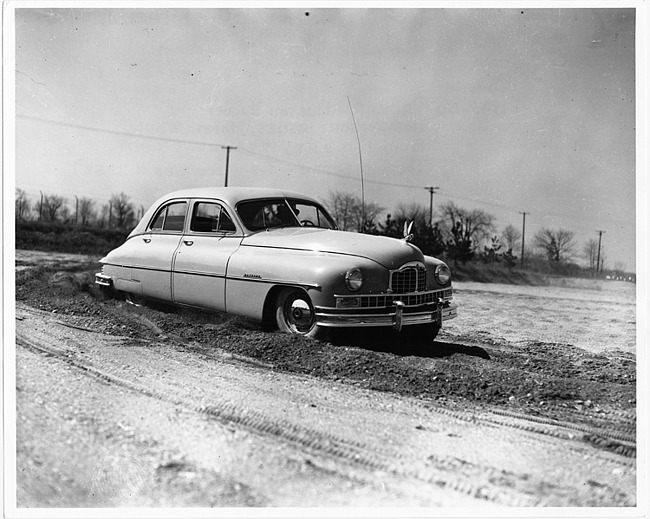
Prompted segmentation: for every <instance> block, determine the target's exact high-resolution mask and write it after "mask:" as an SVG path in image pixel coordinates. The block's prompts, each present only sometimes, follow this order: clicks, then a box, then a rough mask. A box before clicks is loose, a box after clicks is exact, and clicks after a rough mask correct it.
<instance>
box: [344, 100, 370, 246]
mask: <svg viewBox="0 0 650 519" xmlns="http://www.w3.org/2000/svg"><path fill="white" fill-rule="evenodd" d="M347 98H348V105H349V106H350V113H351V114H352V122H353V123H354V131H355V133H356V134H357V147H358V149H359V169H360V171H361V232H362V233H363V232H365V230H366V197H365V193H364V190H363V159H362V158H361V140H360V139H359V130H358V129H357V121H356V120H355V118H354V110H352V102H351V101H350V96H347Z"/></svg>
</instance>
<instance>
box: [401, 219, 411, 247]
mask: <svg viewBox="0 0 650 519" xmlns="http://www.w3.org/2000/svg"><path fill="white" fill-rule="evenodd" d="M412 227H413V222H411V223H408V222H404V237H403V238H402V239H403V240H404V243H408V242H410V241H411V240H412V239H413V235H412V234H411V228H412Z"/></svg>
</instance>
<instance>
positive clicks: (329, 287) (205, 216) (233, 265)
mask: <svg viewBox="0 0 650 519" xmlns="http://www.w3.org/2000/svg"><path fill="white" fill-rule="evenodd" d="M409 238H410V237H409V236H405V237H404V238H403V239H396V238H389V237H385V236H371V235H367V234H359V233H353V232H345V231H340V230H338V229H337V226H336V223H335V222H334V220H333V219H332V218H331V216H330V215H329V214H328V213H327V211H326V210H325V209H324V208H323V206H322V205H321V204H319V203H318V202H317V201H316V200H314V199H312V198H310V197H308V196H304V195H301V194H297V193H293V192H289V191H282V190H276V189H261V188H257V189H250V188H200V189H199V188H196V189H187V190H183V191H177V192H174V193H170V194H169V195H166V196H164V197H162V198H161V199H160V200H158V201H157V202H156V203H155V204H154V205H153V206H152V207H151V208H150V209H149V210H148V211H147V212H146V213H145V214H144V216H143V217H142V219H141V220H140V222H139V223H138V225H137V226H136V227H135V229H133V231H132V232H131V233H130V234H129V236H128V238H127V240H126V242H125V243H124V244H123V245H121V246H120V247H118V248H117V249H115V250H113V251H111V252H109V253H108V254H107V255H106V257H104V258H102V259H101V260H100V262H101V264H102V269H101V272H100V273H98V274H97V275H96V278H95V281H96V283H98V284H99V285H101V286H103V287H107V288H109V289H111V290H113V291H118V292H121V293H123V294H124V295H125V296H126V299H127V301H130V302H138V301H141V300H147V299H149V300H154V301H163V302H169V303H174V304H179V305H190V306H194V307H199V308H203V309H207V310H213V311H219V312H227V313H229V314H235V315H240V316H244V317H247V318H251V319H254V320H257V321H260V322H262V323H264V324H265V325H267V326H268V327H270V328H279V329H280V330H282V331H285V332H289V333H293V334H299V335H305V336H309V337H314V338H318V337H323V335H324V332H326V331H327V330H329V329H331V328H345V327H386V328H389V329H391V330H395V331H396V332H400V331H402V330H407V329H409V330H413V331H417V332H418V333H417V334H418V335H422V336H423V337H426V338H427V339H429V340H433V338H434V337H435V336H436V335H437V333H438V331H439V329H440V327H441V325H442V323H443V321H445V320H447V319H452V318H454V317H456V310H457V305H456V304H455V303H454V302H453V296H452V288H451V273H450V270H449V268H448V267H447V265H446V264H445V263H444V262H442V261H440V260H438V259H436V258H433V257H431V256H425V255H423V254H422V252H421V251H420V249H418V248H417V247H416V246H415V245H413V244H411V243H409Z"/></svg>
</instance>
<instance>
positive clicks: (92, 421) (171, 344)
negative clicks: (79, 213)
mask: <svg viewBox="0 0 650 519" xmlns="http://www.w3.org/2000/svg"><path fill="white" fill-rule="evenodd" d="M25 261H27V260H25ZM61 265H62V263H58V264H57V265H54V266H46V267H41V268H28V269H24V270H19V271H18V273H17V283H16V298H17V301H18V304H19V307H18V308H19V311H18V314H17V318H18V322H17V327H18V328H19V330H20V337H22V339H21V340H20V341H19V344H18V349H17V352H18V359H17V360H18V393H17V401H18V410H17V414H18V423H19V437H18V438H17V440H18V452H19V460H20V461H21V462H23V463H25V464H26V466H27V467H28V468H29V470H27V471H26V472H25V473H23V476H22V477H21V476H20V473H19V478H18V486H19V496H20V499H21V500H22V504H23V506H32V505H35V506H42V505H43V503H45V505H46V506H104V505H106V506H115V505H118V504H121V503H124V502H127V503H131V504H134V505H135V506H167V505H169V506H191V505H193V504H194V505H197V506H229V503H230V504H234V505H235V506H258V505H269V504H272V505H275V506H282V505H287V506H295V505H299V504H300V503H302V504H303V505H304V506H318V505H333V506H337V505H341V504H343V505H346V504H347V505H349V504H354V505H372V504H373V503H381V504H384V505H386V504H389V505H390V504H392V505H396V506H402V505H415V506H454V505H459V504H465V505H466V504H467V503H468V502H469V503H474V502H477V501H481V502H486V503H488V504H494V505H517V504H519V505H557V506H572V505H573V506H631V505H633V504H634V502H635V499H636V498H635V492H634V488H633V481H634V475H635V463H634V460H635V456H636V442H635V434H634V428H635V423H636V412H635V408H636V393H635V391H636V378H635V364H636V356H635V355H634V353H633V352H631V351H629V348H627V347H625V345H624V346H623V347H618V346H617V344H618V343H620V340H618V338H616V344H615V343H614V342H612V344H611V345H610V346H611V347H610V348H600V349H596V350H594V351H588V350H587V349H585V348H582V347H578V346H575V345H571V344H568V343H566V342H560V341H554V340H540V335H541V334H535V333H534V332H531V333H533V336H527V335H526V334H521V333H520V334H515V333H512V334H510V333H507V334H506V335H505V336H500V335H499V334H498V333H497V332H498V329H499V328H498V327H497V328H492V327H491V326H490V325H489V321H484V325H481V322H480V321H477V322H471V323H469V324H468V322H467V321H466V322H461V321H462V319H461V318H460V317H459V319H457V320H456V321H454V322H453V325H452V326H447V327H446V328H445V330H444V331H443V332H442V334H441V335H440V336H439V338H438V340H437V341H436V342H435V343H430V344H402V345H400V346H399V347H396V346H395V343H394V341H392V340H391V339H390V338H389V337H387V335H386V334H385V333H378V334H371V333H365V332H364V333H363V334H357V335H350V334H345V335H344V334H339V335H338V336H335V337H334V340H333V341H332V342H330V343H321V342H315V341H309V340H305V339H302V338H298V337H292V336H288V335H283V334H279V333H274V334H269V333H265V332H263V331H262V330H260V329H259V327H257V325H255V324H253V323H249V322H247V321H244V320H242V319H238V318H232V317H227V316H223V315H214V314H209V313H204V312H200V311H195V310H189V309H172V308H166V307H157V306H147V307H140V308H136V307H131V306H128V305H126V304H125V303H124V302H123V301H119V300H116V299H106V298H105V297H103V296H102V295H101V294H100V293H99V291H98V290H97V287H96V286H95V285H94V284H93V274H94V271H95V270H96V265H95V264H94V263H89V264H84V265H74V262H72V263H70V264H68V266H67V267H66V266H65V264H63V265H64V267H63V268H62V266H61ZM510 297H514V299H513V302H512V303H508V298H507V297H505V296H503V295H497V294H494V293H488V294H482V293H480V292H478V291H477V290H476V288H475V287H473V286H466V287H465V288H464V289H460V290H459V291H458V295H457V299H460V298H467V304H465V305H462V304H461V307H462V308H463V307H464V311H466V312H468V311H469V312H471V313H472V314H473V315H481V306H482V305H483V304H486V303H488V302H490V301H491V302H492V306H493V309H492V311H493V310H494V308H495V307H498V308H499V309H500V310H501V311H503V312H511V311H512V309H511V308H506V305H507V304H512V305H515V306H518V305H521V303H522V301H524V300H526V299H527V298H529V297H530V296H529V295H528V294H525V293H523V294H517V295H516V297H515V296H513V295H511V296H510ZM571 297H573V296H569V295H567V294H565V296H564V301H566V302H567V303H566V304H568V305H573V303H574V302H573V300H572V299H571ZM470 298H471V299H470ZM470 300H471V301H473V303H471V304H469V301H470ZM459 302H460V301H459ZM534 303H535V304H537V303H540V301H538V300H535V301H534ZM577 304H578V306H584V304H583V302H578V303H577ZM473 305H474V306H473ZM544 306H545V305H544V300H542V301H541V308H543V307H544ZM594 307H595V308H598V305H594ZM30 309H34V310H30ZM486 311H489V310H488V309H486ZM594 311H596V310H594ZM539 312H540V310H539V309H536V308H533V313H535V314H537V315H538V317H543V316H540V315H539ZM510 315H512V314H510ZM39 316H40V317H39ZM550 318H553V315H551V316H550ZM54 328H56V329H57V330H59V331H57V334H58V335H56V337H55V339H52V338H51V337H50V338H48V337H49V336H48V333H50V332H51V330H52V329H54ZM501 330H502V331H503V330H504V328H503V327H502V328H501ZM506 332H507V329H506ZM93 334H94V335H93ZM30 337H31V338H30ZM92 337H97V338H99V337H101V341H100V340H96V341H94V340H92ZM43 355H45V357H43ZM48 356H49V357H51V358H52V359H53V360H52V361H49V362H54V363H55V364H56V363H58V364H57V365H59V366H60V367H59V370H60V371H61V373H60V374H61V375H64V376H65V377H66V380H68V381H69V382H70V384H69V385H67V386H66V387H65V388H63V387H59V388H56V389H54V390H52V391H51V395H50V396H51V397H52V398H53V399H54V400H55V402H56V403H55V404H52V403H51V405H52V406H53V407H56V409H58V410H59V416H58V417H53V416H51V413H49V414H48V413H46V412H44V410H47V404H48V402H47V399H48V398H49V397H48V391H47V390H46V389H45V386H43V385H42V384H43V383H50V384H55V385H56V377H54V378H53V376H52V374H51V372H50V371H49V370H48V368H47V363H48V361H47V358H48ZM44 363H45V364H44ZM27 366H34V367H35V368H34V369H35V372H34V373H32V372H31V369H30V368H27ZM39 370H40V371H39ZM251 370H252V371H251ZM39 373H40V375H39ZM74 373H77V375H73V374H74ZM79 373H85V374H86V375H88V374H90V375H92V378H94V379H96V380H99V381H100V382H101V381H103V384H104V385H105V392H106V397H107V398H108V400H102V396H101V391H99V390H97V389H95V390H93V391H90V390H88V389H87V388H88V386H87V384H88V381H87V380H86V379H84V378H83V377H82V378H81V379H80V378H79ZM39 377H41V378H40V380H41V381H43V382H39ZM287 377H288V378H287ZM84 380H86V382H84ZM84 388H86V389H84ZM129 394H131V395H132V397H130V396H129ZM28 395H32V396H37V397H38V398H40V399H42V400H43V401H42V405H40V407H38V408H34V407H33V405H31V404H30V399H29V398H28ZM66 402H68V403H66ZM152 402H154V403H153V404H152ZM100 403H101V405H100ZM93 405H98V406H99V407H101V408H102V409H104V412H106V413H108V416H116V415H118V414H120V413H123V414H121V415H120V416H121V418H120V420H121V422H120V423H122V424H123V427H122V428H121V429H120V428H119V427H118V429H115V427H114V426H113V427H111V426H110V424H108V423H107V422H106V420H104V419H102V418H100V417H99V416H97V415H96V414H93V412H92V407H93ZM152 405H153V407H154V408H155V409H156V411H155V413H153V414H152V413H150V412H144V411H143V410H144V409H147V408H148V407H151V406H152ZM43 406H45V408H44V407H43ZM107 406H108V407H107ZM120 406H121V407H120ZM62 409H63V410H64V412H63V415H65V416H68V417H69V418H70V420H63V421H64V424H59V425H60V426H61V427H63V426H64V425H65V429H66V430H69V433H70V435H71V437H75V435H79V434H80V432H79V428H81V429H83V430H84V431H86V433H85V436H84V435H82V436H80V442H81V445H82V446H83V448H82V451H84V452H85V453H86V455H88V456H90V458H91V459H93V460H96V461H97V460H99V461H97V463H98V464H99V466H102V467H103V469H102V470H105V472H103V474H105V476H103V477H104V479H103V480H102V477H101V474H102V473H100V474H99V475H98V473H96V472H95V471H94V470H95V469H92V470H91V468H90V467H88V466H87V464H85V463H82V462H81V461H80V459H79V455H78V454H75V453H74V452H75V448H74V446H67V447H66V446H65V445H64V446H60V445H59V444H57V443H56V442H58V441H60V439H59V438H51V437H50V440H51V441H52V442H55V445H54V452H57V449H58V452H59V455H52V454H51V453H50V454H47V453H46V452H45V451H47V450H49V451H52V447H53V446H52V445H48V444H40V443H39V441H38V434H37V433H43V434H44V435H45V437H46V438H47V437H48V434H49V433H47V432H46V430H47V427H45V425H46V423H47V421H48V420H54V421H56V420H62V418H61V416H60V414H61V410H62ZM65 409H67V411H65ZM66 413H67V414H66ZM173 417H175V418H173ZM206 420H207V422H206ZM211 421H217V422H218V423H220V424H225V427H226V430H231V431H234V432H233V433H232V434H234V435H235V436H234V437H237V441H235V440H234V439H233V438H234V437H233V438H231V439H230V440H229V439H227V437H228V434H226V433H225V432H223V430H222V429H220V428H217V429H218V430H217V429H213V428H210V427H208V425H206V424H209V423H210V422H211ZM181 422H182V423H183V425H182V426H181ZM163 424H167V425H163ZM188 424H189V425H188ZM382 424H383V425H382ZM472 424H473V425H472ZM156 427H158V428H162V429H161V431H162V432H160V433H154V431H155V428H156ZM206 427H207V429H206ZM220 427H223V425H222V426H220ZM238 431H239V432H238ZM242 431H243V432H242ZM199 432H201V433H203V434H205V435H206V437H208V438H211V440H210V441H208V442H207V443H206V440H205V439H197V438H196V435H197V434H200V433H199ZM224 434H225V436H224ZM98 435H99V436H100V437H103V438H104V440H101V438H100V439H98ZM237 435H243V436H242V437H239V436H237ZM265 438H266V439H265ZM269 438H271V440H269ZM352 438H356V440H352ZM479 438H482V439H479ZM192 439H194V441H196V442H197V445H199V446H202V448H203V449H204V452H203V458H202V454H201V453H200V452H197V451H196V450H195V449H192V448H189V447H188V445H189V444H188V443H187V442H191V441H193V440H192ZM240 440H241V441H243V442H244V448H243V450H242V451H241V452H244V453H245V456H244V458H242V457H241V456H240V455H239V454H238V455H234V454H232V450H231V449H230V448H229V447H228V445H230V447H232V446H233V445H235V444H236V445H237V449H242V444H241V443H240ZM142 442H144V443H142ZM211 442H215V443H214V444H213V443H211ZM224 442H225V443H224ZM229 442H230V443H229ZM233 442H234V443H233ZM269 442H270V443H269ZM216 444H218V445H221V446H222V447H223V450H222V451H221V452H222V453H223V456H226V457H228V459H229V461H228V463H225V464H224V463H222V462H223V459H222V458H220V456H219V455H218V454H216V453H214V451H212V450H211V449H212V447H213V446H214V445H216ZM138 445H140V446H142V445H144V446H146V449H144V451H142V450H140V451H138ZM287 445H288V446H291V447H290V448H289V447H287ZM472 445H473V446H472ZM513 445H515V446H516V447H513ZM118 446H119V447H120V448H123V449H126V450H125V451H124V452H123V453H121V454H120V456H118V457H116V456H115V455H114V454H110V451H111V449H114V448H117V447H118ZM124 446H125V447H124ZM264 449H267V450H268V449H270V450H271V452H272V453H271V454H266V455H265V454H262V451H264ZM286 449H289V451H287V450H286ZM296 449H298V450H297V451H296ZM477 449H478V450H477ZM549 449H551V450H549ZM199 450H200V449H199ZM138 452H140V453H142V452H144V454H138ZM209 452H213V454H214V455H212V454H208V453H209ZM296 452H300V453H301V454H296ZM215 456H216V457H215ZM52 458H53V459H55V460H58V462H59V463H61V464H62V466H63V467H64V468H63V469H61V470H63V472H65V474H64V476H65V477H68V478H71V481H70V483H71V485H72V486H71V487H70V488H73V490H74V491H71V492H69V493H67V494H66V495H67V496H68V497H67V498H66V499H67V501H65V500H64V501H60V500H59V501H58V502H57V497H56V493H55V492H54V491H51V492H48V491H47V490H43V491H42V493H43V494H42V495H41V494H40V493H39V492H41V491H37V490H36V488H37V485H35V483H34V479H33V478H34V477H36V476H37V475H38V474H39V470H40V469H41V468H42V463H43V460H50V459H52ZM220 459H221V461H219V460H220ZM39 460H40V462H41V465H40V466H39V464H38V463H39ZM65 460H68V461H65ZM102 460H104V461H102ZM125 460H131V461H129V462H127V461H125ZM289 460H293V461H289ZM298 460H299V461H298ZM580 460H581V461H580ZM260 462H261V463H262V465H264V464H265V463H266V464H267V467H266V468H262V467H260ZM75 463H76V464H77V465H79V464H81V465H82V466H84V467H86V468H85V470H87V471H90V472H89V473H88V474H87V476H88V477H90V480H91V481H95V482H94V483H93V485H95V487H93V488H95V490H97V489H100V490H101V492H99V494H97V492H96V493H95V494H93V492H92V488H89V487H88V485H85V486H84V484H83V478H81V480H80V478H75V477H74V476H71V475H69V472H70V471H71V470H72V469H71V468H70V464H72V465H74V464H75ZM107 463H108V465H109V466H108V467H107V465H106V464H107ZM120 463H126V465H124V466H127V467H130V468H129V469H128V470H131V471H132V473H131V475H128V474H127V475H125V476H124V477H125V478H126V480H125V481H123V482H122V483H120V481H119V480H116V479H115V478H117V475H116V473H115V470H114V468H111V467H112V466H113V465H111V464H115V467H118V466H120ZM580 463H582V464H583V466H582V467H578V465H579V464H580ZM531 464H537V465H538V468H533V467H532V466H531ZM152 467H153V468H152ZM242 467H246V468H247V469H248V470H249V471H250V473H248V472H246V471H242ZM254 467H255V468H254ZM596 467H597V468H596ZM51 470H53V468H52V467H49V469H48V471H47V472H48V474H49V476H48V477H49V478H50V479H49V481H50V482H54V483H52V485H54V486H53V487H52V488H54V487H55V486H56V484H59V485H61V484H64V483H65V477H63V476H61V474H60V473H59V475H55V474H52V473H51ZM128 470H127V472H128ZM273 471H276V472H274V473H275V474H276V476H275V481H274V483H273V484H272V485H270V487H269V488H270V489H271V490H270V493H269V492H265V491H263V490H261V489H263V488H264V485H267V486H268V485H269V484H270V483H269V482H270V481H271V480H272V479H273V477H274V476H272V474H271V473H272V472H273ZM590 471H591V473H590ZM91 472H92V473H91ZM244 472H246V473H244ZM278 474H280V475H278ZM41 475H42V474H41ZM186 476H187V477H186ZM93 478H94V479H93ZM301 478H303V479H305V480H304V481H302V479H301ZM612 478H615V480H613V479H612ZM102 481H104V483H105V484H106V485H107V486H106V487H105V488H104V487H102V485H103V484H104V483H102ZM57 482H58V483H57ZM560 483H561V484H562V485H564V486H565V488H561V485H560ZM211 485H216V486H212V487H211ZM323 485H325V486H323ZM327 485H330V487H331V488H332V489H333V490H332V492H331V493H330V494H329V496H324V495H323V494H322V493H321V492H322V489H323V488H325V487H326V486H327ZM382 485H384V487H382ZM386 485H388V486H389V487H390V489H389V490H386ZM91 486H92V485H91ZM210 488H216V489H217V490H215V491H214V493H212V494H211V492H210V490H209V489H210ZM75 489H76V490H75ZM125 489H126V490H125ZM129 489H131V490H132V492H131V494H128V490H129ZM125 492H126V493H125ZM273 492H275V494H273ZM422 492H423V493H422ZM127 494H128V496H127ZM93 495H100V496H101V499H99V498H97V499H96V498H94V497H93ZM301 495H302V496H303V497H304V500H302V501H301V499H300V497H299V496H301ZM424 495H426V496H428V497H426V498H424V497H422V496H424ZM210 496H212V497H210ZM39 503H40V505H39ZM93 503H94V504H93ZM102 503H103V504H102Z"/></svg>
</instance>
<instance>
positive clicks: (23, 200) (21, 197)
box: [16, 189, 31, 220]
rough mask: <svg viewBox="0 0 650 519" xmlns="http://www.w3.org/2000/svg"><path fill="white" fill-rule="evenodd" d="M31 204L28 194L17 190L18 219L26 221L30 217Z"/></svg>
mask: <svg viewBox="0 0 650 519" xmlns="http://www.w3.org/2000/svg"><path fill="white" fill-rule="evenodd" d="M30 209H31V203H30V202H29V198H28V197H27V193H25V191H23V190H22V189H16V219H18V220H26V219H27V217H28V216H29V213H30Z"/></svg>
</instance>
